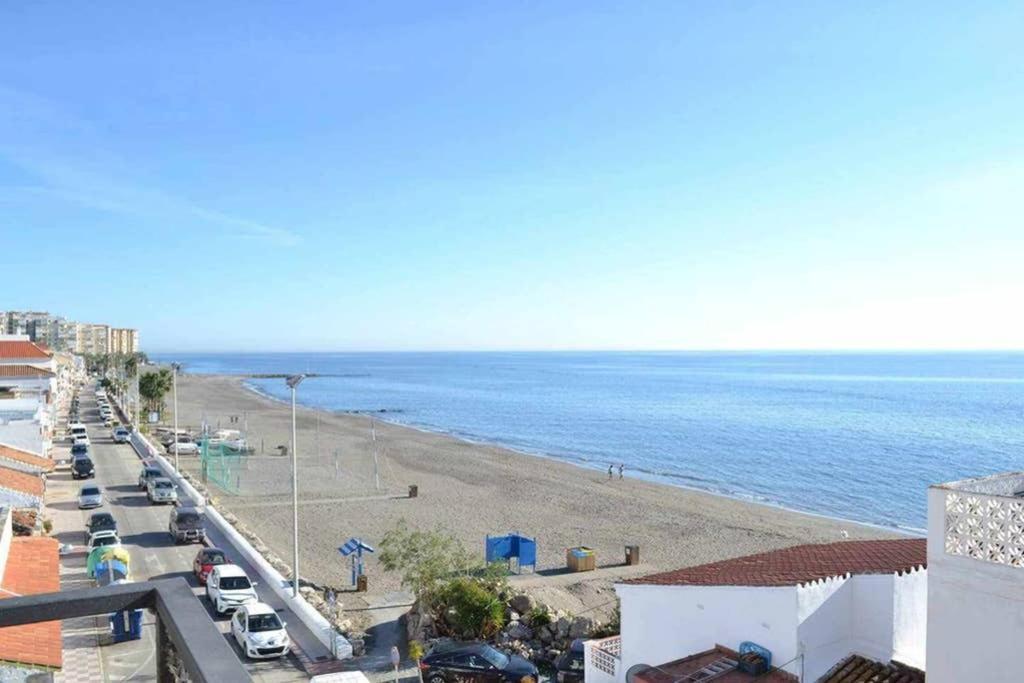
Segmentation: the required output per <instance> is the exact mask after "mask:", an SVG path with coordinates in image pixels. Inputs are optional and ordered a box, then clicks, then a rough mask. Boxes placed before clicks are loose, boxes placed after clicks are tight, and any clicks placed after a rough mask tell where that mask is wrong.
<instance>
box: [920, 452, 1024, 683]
mask: <svg viewBox="0 0 1024 683" xmlns="http://www.w3.org/2000/svg"><path fill="white" fill-rule="evenodd" d="M928 574H929V578H928V681H929V683H960V681H1021V680H1024V665H1022V664H1021V659H1020V653H1018V652H1017V648H1019V647H1021V646H1022V644H1024V472H1013V473H1009V474H1001V475H997V476H993V477H985V478H981V479H967V480H964V481H957V482H952V483H949V484H942V485H938V486H933V487H931V488H930V489H929V490H928Z"/></svg>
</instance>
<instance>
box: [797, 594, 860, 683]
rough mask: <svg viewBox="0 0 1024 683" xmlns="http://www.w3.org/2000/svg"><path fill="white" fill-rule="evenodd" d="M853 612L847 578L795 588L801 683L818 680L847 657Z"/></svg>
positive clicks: (851, 596) (851, 595)
mask: <svg viewBox="0 0 1024 683" xmlns="http://www.w3.org/2000/svg"><path fill="white" fill-rule="evenodd" d="M852 611H853V584H852V583H851V581H850V579H848V578H846V577H837V578H834V579H826V580H825V581H815V582H814V583H809V584H806V585H804V586H800V587H799V588H797V613H798V618H799V622H800V624H799V626H798V627H797V640H798V646H797V647H798V648H799V649H798V651H799V652H802V653H803V655H804V662H803V673H804V680H807V681H816V680H818V678H819V677H820V676H821V675H822V674H823V673H825V672H826V671H828V670H829V669H831V668H832V666H834V665H835V663H836V662H838V661H839V660H840V659H842V658H843V657H845V656H846V655H847V654H849V652H850V630H851V625H852V617H851V613H852ZM779 663H780V664H781V663H782V662H779ZM790 670H791V671H792V669H790ZM793 673H796V672H795V671H794V672H793Z"/></svg>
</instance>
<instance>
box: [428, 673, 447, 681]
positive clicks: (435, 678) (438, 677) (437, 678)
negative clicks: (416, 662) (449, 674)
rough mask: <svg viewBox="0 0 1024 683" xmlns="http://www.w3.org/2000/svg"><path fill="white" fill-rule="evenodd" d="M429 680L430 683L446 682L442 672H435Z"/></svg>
mask: <svg viewBox="0 0 1024 683" xmlns="http://www.w3.org/2000/svg"><path fill="white" fill-rule="evenodd" d="M427 680H428V681H429V683H445V681H444V676H442V675H441V674H434V675H433V676H431V677H430V678H428V679H427Z"/></svg>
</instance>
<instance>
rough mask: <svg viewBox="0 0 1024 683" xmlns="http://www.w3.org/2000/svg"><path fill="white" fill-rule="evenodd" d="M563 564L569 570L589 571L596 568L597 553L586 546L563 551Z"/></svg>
mask: <svg viewBox="0 0 1024 683" xmlns="http://www.w3.org/2000/svg"><path fill="white" fill-rule="evenodd" d="M565 566H566V567H567V568H568V569H569V571H571V572H591V571H594V570H595V569H597V553H595V552H594V551H593V550H592V549H591V548H588V547H586V546H582V545H581V546H579V547H576V548H569V549H568V550H566V551H565Z"/></svg>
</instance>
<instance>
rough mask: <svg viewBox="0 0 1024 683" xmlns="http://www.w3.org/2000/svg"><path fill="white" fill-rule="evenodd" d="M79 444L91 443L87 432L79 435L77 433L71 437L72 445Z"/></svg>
mask: <svg viewBox="0 0 1024 683" xmlns="http://www.w3.org/2000/svg"><path fill="white" fill-rule="evenodd" d="M79 444H84V445H86V446H91V445H92V444H91V443H90V442H89V435H88V434H79V435H77V436H75V437H74V438H72V439H71V445H72V446H77V445H79Z"/></svg>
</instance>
